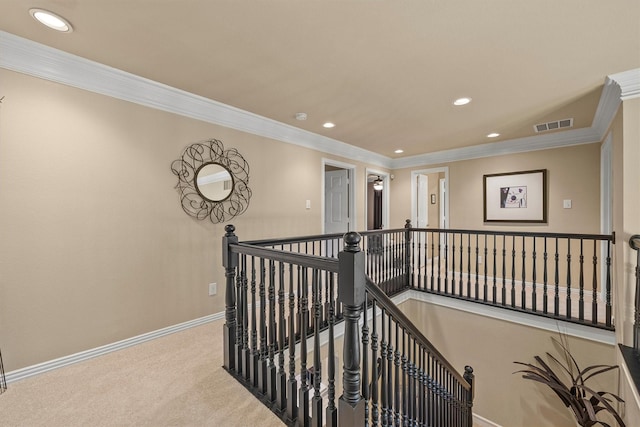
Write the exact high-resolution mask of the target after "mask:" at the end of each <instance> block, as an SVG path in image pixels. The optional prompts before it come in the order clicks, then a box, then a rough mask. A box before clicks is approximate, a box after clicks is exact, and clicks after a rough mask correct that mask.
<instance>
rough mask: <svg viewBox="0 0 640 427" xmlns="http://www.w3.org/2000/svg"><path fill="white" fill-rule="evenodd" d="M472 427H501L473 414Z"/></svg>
mask: <svg viewBox="0 0 640 427" xmlns="http://www.w3.org/2000/svg"><path fill="white" fill-rule="evenodd" d="M473 425H474V426H475V427H502V426H501V425H500V424H497V423H494V422H493V421H491V420H488V419H486V418H485V417H481V416H480V415H478V414H473Z"/></svg>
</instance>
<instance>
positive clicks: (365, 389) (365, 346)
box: [361, 292, 375, 426]
mask: <svg viewBox="0 0 640 427" xmlns="http://www.w3.org/2000/svg"><path fill="white" fill-rule="evenodd" d="M368 295H369V294H368V293H367V292H365V294H364V306H363V312H362V315H363V318H364V319H363V323H362V381H361V385H362V391H361V393H362V398H363V400H364V425H365V426H368V425H369V323H368V321H367V320H368V319H367V317H368V316H367V312H368V310H367V302H368ZM373 321H374V322H375V317H374V319H373ZM374 363H375V362H374Z"/></svg>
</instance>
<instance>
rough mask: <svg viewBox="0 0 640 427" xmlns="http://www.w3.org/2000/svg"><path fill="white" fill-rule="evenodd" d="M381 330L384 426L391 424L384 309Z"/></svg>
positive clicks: (381, 396)
mask: <svg viewBox="0 0 640 427" xmlns="http://www.w3.org/2000/svg"><path fill="white" fill-rule="evenodd" d="M380 317H381V319H380V320H381V325H380V331H381V332H382V336H381V341H380V371H381V375H380V404H381V405H382V419H381V423H382V426H383V427H388V426H389V394H388V386H389V377H388V366H389V364H388V343H389V342H390V338H389V334H388V333H387V329H385V319H386V317H387V314H386V311H385V310H384V308H383V309H382V314H381V316H380Z"/></svg>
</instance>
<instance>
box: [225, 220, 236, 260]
mask: <svg viewBox="0 0 640 427" xmlns="http://www.w3.org/2000/svg"><path fill="white" fill-rule="evenodd" d="M224 231H226V232H227V233H226V234H225V235H224V237H223V238H222V266H223V267H224V268H235V267H237V266H238V254H237V253H232V252H231V251H230V250H229V245H231V244H235V243H238V236H236V235H235V234H234V233H233V232H234V231H236V227H235V226H234V225H232V224H229V225H227V226H225V227H224Z"/></svg>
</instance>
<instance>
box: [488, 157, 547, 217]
mask: <svg viewBox="0 0 640 427" xmlns="http://www.w3.org/2000/svg"><path fill="white" fill-rule="evenodd" d="M483 187H484V222H532V223H535V222H538V223H540V222H542V223H546V222H547V170H546V169H539V170H531V171H523V172H509V173H497V174H492V175H484V176H483Z"/></svg>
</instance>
